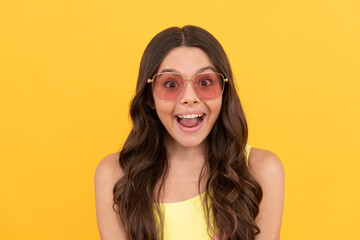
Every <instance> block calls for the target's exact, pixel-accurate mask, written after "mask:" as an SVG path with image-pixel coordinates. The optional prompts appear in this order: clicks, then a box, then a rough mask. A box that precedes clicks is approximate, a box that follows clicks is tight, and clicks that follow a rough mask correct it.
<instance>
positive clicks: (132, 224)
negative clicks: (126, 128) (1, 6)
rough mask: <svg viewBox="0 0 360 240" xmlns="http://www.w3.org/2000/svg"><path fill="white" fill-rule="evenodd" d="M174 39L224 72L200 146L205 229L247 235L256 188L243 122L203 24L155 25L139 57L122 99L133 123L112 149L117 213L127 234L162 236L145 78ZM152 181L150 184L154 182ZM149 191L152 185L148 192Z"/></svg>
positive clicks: (157, 124) (163, 167) (222, 58)
mask: <svg viewBox="0 0 360 240" xmlns="http://www.w3.org/2000/svg"><path fill="white" fill-rule="evenodd" d="M180 46H189V47H198V48H200V49H202V50H203V51H204V52H205V53H207V55H208V57H209V59H210V60H211V62H212V64H213V65H214V67H215V68H216V70H217V71H218V72H220V73H222V74H223V75H224V76H226V77H227V78H228V80H229V81H228V83H227V84H226V85H225V89H224V92H223V103H222V107H221V112H220V115H219V117H218V119H217V120H216V122H215V124H214V127H213V129H212V130H211V132H210V133H209V135H208V136H207V138H206V140H205V141H207V148H206V151H205V153H204V155H205V157H206V163H205V164H206V166H205V165H204V167H203V169H202V174H201V176H200V179H199V184H198V187H199V189H200V181H201V179H202V178H203V177H204V176H205V175H204V172H205V167H206V168H207V169H208V175H207V176H208V178H207V179H206V192H205V195H204V196H205V201H203V207H204V211H205V214H206V218H207V223H208V230H209V232H210V231H212V232H214V231H215V230H216V231H217V232H218V236H219V237H220V239H239V240H240V239H241V240H253V239H255V235H256V234H258V233H259V232H260V229H259V227H258V226H257V225H256V223H255V218H256V216H257V215H258V213H259V204H260V201H261V199H262V189H261V187H260V185H259V184H258V183H257V182H256V180H255V179H254V178H253V177H252V176H251V174H250V173H249V171H248V168H247V164H246V155H245V147H246V143H247V138H248V127H247V122H246V119H245V114H244V111H243V109H242V106H241V103H240V99H239V97H238V95H237V92H236V87H235V83H234V79H233V75H232V71H231V67H230V64H229V61H228V58H227V55H226V53H225V51H224V49H223V48H222V46H221V45H220V43H219V42H218V41H217V40H216V39H215V38H214V37H213V36H212V35H211V34H210V33H209V32H207V31H206V30H204V29H202V28H200V27H196V26H192V25H187V26H184V27H182V28H179V27H171V28H168V29H165V30H164V31H162V32H160V33H158V34H157V35H156V36H155V37H154V38H153V39H152V40H151V41H150V43H149V44H148V46H147V47H146V49H145V51H144V54H143V56H142V59H141V63H140V69H139V76H138V80H137V86H136V94H135V96H134V98H133V100H132V102H131V105H130V116H131V119H132V123H133V128H132V130H131V132H130V134H129V136H128V137H127V139H126V141H125V143H124V146H123V148H122V150H121V152H120V157H119V164H120V167H121V168H122V170H123V173H124V176H123V177H121V178H120V179H119V180H118V181H117V182H116V184H115V185H114V188H113V194H114V205H113V208H114V210H115V211H116V212H117V213H118V214H119V216H120V219H121V221H122V224H123V226H124V229H125V232H126V234H127V237H128V239H130V240H142V239H144V240H145V239H146V240H155V239H162V237H163V234H162V233H163V220H164V219H163V213H162V211H161V209H160V208H159V207H157V206H156V205H157V204H154V203H156V202H157V200H158V199H159V196H160V190H161V187H162V186H163V184H164V181H165V178H166V175H167V172H168V161H167V153H166V148H165V142H164V139H165V132H166V129H165V127H164V126H163V125H162V123H161V121H160V120H159V118H158V116H157V114H156V111H155V110H154V109H153V107H151V106H153V104H154V102H153V101H154V100H153V98H152V89H151V86H150V85H149V84H146V80H147V79H149V78H151V77H152V76H153V75H154V74H155V73H156V71H157V70H158V67H159V65H160V63H161V62H162V60H163V59H164V57H165V56H166V55H167V54H168V53H169V51H171V50H172V49H174V48H176V47H180ZM157 184H160V189H159V190H158V191H157V190H155V189H156V186H157ZM155 191H157V192H155Z"/></svg>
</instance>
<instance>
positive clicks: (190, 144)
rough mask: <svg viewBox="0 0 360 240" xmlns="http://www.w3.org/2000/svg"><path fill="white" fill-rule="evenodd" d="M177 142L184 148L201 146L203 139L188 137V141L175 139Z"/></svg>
mask: <svg viewBox="0 0 360 240" xmlns="http://www.w3.org/2000/svg"><path fill="white" fill-rule="evenodd" d="M177 143H178V144H180V145H181V146H183V147H185V148H194V147H199V146H201V145H202V144H203V143H204V140H195V139H189V140H188V141H186V140H185V141H184V140H182V141H177Z"/></svg>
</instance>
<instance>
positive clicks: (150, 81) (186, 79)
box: [146, 72, 229, 101]
mask: <svg viewBox="0 0 360 240" xmlns="http://www.w3.org/2000/svg"><path fill="white" fill-rule="evenodd" d="M207 73H215V74H217V75H220V76H221V77H222V79H223V81H224V85H223V88H222V90H221V94H220V95H219V96H217V97H216V98H211V99H202V98H201V97H199V95H198V93H197V92H196V87H195V78H196V77H197V76H199V75H202V74H207ZM161 74H176V75H179V76H180V77H181V79H182V81H183V84H182V86H181V91H180V93H179V95H178V96H177V97H176V98H174V99H162V98H160V97H159V96H157V95H156V96H157V97H158V98H159V99H161V100H163V101H174V100H177V99H178V98H179V97H180V96H181V95H182V93H183V91H184V86H185V81H190V80H191V81H192V82H193V87H194V91H195V94H196V96H197V97H198V98H199V99H201V100H214V99H217V98H218V97H220V96H221V95H222V94H223V92H224V89H225V82H229V79H228V78H226V77H225V76H224V75H222V74H221V73H218V72H201V73H198V74H196V75H195V76H194V77H192V78H184V76H183V75H181V74H180V73H178V72H163V73H157V74H155V75H154V76H153V77H152V78H149V79H148V80H147V81H146V82H147V83H151V86H152V87H153V89H154V86H153V83H154V79H155V77H156V76H158V75H161ZM155 94H156V92H155Z"/></svg>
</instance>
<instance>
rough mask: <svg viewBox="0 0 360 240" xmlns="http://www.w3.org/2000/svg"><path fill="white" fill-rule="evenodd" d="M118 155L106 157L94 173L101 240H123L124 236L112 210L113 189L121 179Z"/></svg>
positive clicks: (117, 217) (119, 222)
mask: <svg viewBox="0 0 360 240" xmlns="http://www.w3.org/2000/svg"><path fill="white" fill-rule="evenodd" d="M118 159H119V153H113V154H110V155H108V156H106V157H105V158H104V159H103V160H102V161H101V162H100V163H99V165H98V167H97V168H96V172H95V204H96V216H97V223H98V228H99V233H100V238H101V239H102V240H113V239H114V240H115V239H116V240H125V239H126V234H125V231H124V229H123V227H122V224H121V221H120V218H119V216H118V214H117V213H116V212H115V211H114V210H113V208H112V206H113V192H112V191H113V187H114V184H115V183H116V181H117V180H118V179H119V178H120V177H122V171H121V168H120V166H119V164H118Z"/></svg>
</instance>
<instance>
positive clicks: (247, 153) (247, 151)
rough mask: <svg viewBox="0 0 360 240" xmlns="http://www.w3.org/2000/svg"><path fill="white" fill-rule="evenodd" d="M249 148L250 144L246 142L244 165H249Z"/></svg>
mask: <svg viewBox="0 0 360 240" xmlns="http://www.w3.org/2000/svg"><path fill="white" fill-rule="evenodd" d="M250 148H251V145H248V144H246V147H245V156H246V166H249V155H250Z"/></svg>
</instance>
